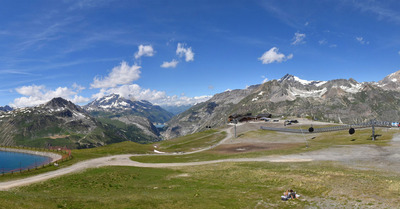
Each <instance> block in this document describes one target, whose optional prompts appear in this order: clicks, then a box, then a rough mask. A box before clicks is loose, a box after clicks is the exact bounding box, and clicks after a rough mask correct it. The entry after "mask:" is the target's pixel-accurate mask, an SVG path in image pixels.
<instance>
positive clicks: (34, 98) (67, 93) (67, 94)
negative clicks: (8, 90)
mask: <svg viewBox="0 0 400 209" xmlns="http://www.w3.org/2000/svg"><path fill="white" fill-rule="evenodd" d="M15 90H16V91H17V92H18V93H19V94H21V95H23V97H19V98H16V99H14V102H13V103H11V104H10V105H11V106H13V107H29V106H37V105H40V104H44V103H46V102H48V101H50V100H51V99H53V98H55V97H62V98H64V99H68V100H70V101H72V102H74V103H84V102H88V101H89V98H85V97H82V96H78V95H77V92H76V91H74V90H73V89H71V88H68V87H58V88H56V89H55V90H49V89H46V87H45V86H43V85H41V86H36V85H31V86H22V87H18V88H16V89H15Z"/></svg>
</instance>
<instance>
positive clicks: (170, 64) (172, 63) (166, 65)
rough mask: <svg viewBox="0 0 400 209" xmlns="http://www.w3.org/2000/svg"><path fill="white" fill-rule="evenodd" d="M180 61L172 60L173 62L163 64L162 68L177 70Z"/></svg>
mask: <svg viewBox="0 0 400 209" xmlns="http://www.w3.org/2000/svg"><path fill="white" fill-rule="evenodd" d="M178 63H179V62H178V61H176V60H172V61H171V62H163V64H162V65H161V67H162V68H175V67H176V66H177V65H178Z"/></svg>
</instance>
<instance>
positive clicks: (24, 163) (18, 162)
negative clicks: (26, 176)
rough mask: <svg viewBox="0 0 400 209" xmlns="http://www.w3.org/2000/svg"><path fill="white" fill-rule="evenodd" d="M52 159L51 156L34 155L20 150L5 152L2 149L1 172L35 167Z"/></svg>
mask: <svg viewBox="0 0 400 209" xmlns="http://www.w3.org/2000/svg"><path fill="white" fill-rule="evenodd" d="M49 161H51V158H49V157H45V156H40V155H32V154H27V153H20V152H4V151H0V173H3V172H4V173H8V172H11V171H14V172H16V171H19V169H20V168H21V169H22V170H24V169H27V168H35V166H40V165H43V164H46V163H48V162H49Z"/></svg>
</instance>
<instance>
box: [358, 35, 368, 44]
mask: <svg viewBox="0 0 400 209" xmlns="http://www.w3.org/2000/svg"><path fill="white" fill-rule="evenodd" d="M356 41H357V42H358V43H360V44H362V45H364V44H369V41H366V40H365V39H364V37H361V36H359V37H356Z"/></svg>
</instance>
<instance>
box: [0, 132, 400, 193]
mask: <svg viewBox="0 0 400 209" xmlns="http://www.w3.org/2000/svg"><path fill="white" fill-rule="evenodd" d="M225 131H226V132H227V136H226V137H225V138H224V139H223V140H221V141H220V142H219V143H218V144H216V145H214V146H211V147H207V148H204V149H201V150H196V151H193V152H187V153H184V154H181V155H187V154H192V153H197V152H202V151H205V150H209V149H211V148H213V147H215V146H218V145H220V144H222V143H225V142H226V141H227V140H229V139H231V138H232V127H231V128H227V129H225ZM399 149H400V135H397V136H395V137H394V138H393V140H392V146H388V147H381V146H376V145H373V144H372V145H348V146H336V147H332V148H328V149H323V150H317V151H312V152H307V153H301V154H293V155H285V156H266V157H259V158H238V159H223V160H212V161H202V162H188V163H140V162H136V161H132V160H130V157H132V156H143V155H139V154H137V155H132V154H126V155H115V156H108V157H102V158H96V159H91V160H86V161H82V162H79V163H76V164H74V165H71V166H69V167H66V168H61V169H58V170H55V171H51V172H47V173H43V174H39V175H36V176H32V177H28V178H24V179H19V180H12V181H8V182H1V183H0V190H9V189H12V188H15V187H19V186H25V185H29V184H32V183H36V182H40V181H45V180H48V179H51V178H55V177H58V176H62V175H65V174H69V173H73V172H78V171H82V170H85V169H88V168H97V167H101V166H135V167H147V168H167V167H180V166H196V165H206V164H213V163H223V162H309V161H314V160H315V161H339V162H342V163H344V164H348V165H350V166H352V167H355V168H358V167H359V168H361V169H371V167H372V168H375V169H376V168H385V169H386V170H388V169H389V170H391V171H395V172H400V163H399V162H400V152H399V151H398V150H399ZM154 155H172V154H171V153H166V154H154ZM146 156H148V154H147V155H146ZM360 162H362V163H360Z"/></svg>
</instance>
